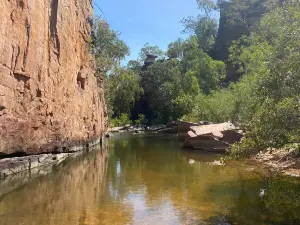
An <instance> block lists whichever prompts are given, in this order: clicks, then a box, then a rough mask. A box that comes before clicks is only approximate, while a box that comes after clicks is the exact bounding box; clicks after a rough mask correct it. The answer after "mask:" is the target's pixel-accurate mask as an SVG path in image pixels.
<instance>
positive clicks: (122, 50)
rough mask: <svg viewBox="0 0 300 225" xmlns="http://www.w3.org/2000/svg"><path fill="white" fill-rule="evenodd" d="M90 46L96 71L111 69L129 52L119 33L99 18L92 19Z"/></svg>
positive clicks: (104, 71) (102, 71)
mask: <svg viewBox="0 0 300 225" xmlns="http://www.w3.org/2000/svg"><path fill="white" fill-rule="evenodd" d="M91 47H92V52H93V54H94V55H95V59H96V69H97V72H98V73H106V72H107V71H110V70H112V69H113V68H114V67H115V66H118V65H119V62H120V61H121V60H122V59H124V57H125V56H126V55H128V54H129V48H128V46H127V45H126V44H125V42H124V41H122V40H120V38H119V34H118V33H117V32H116V31H114V30H111V29H110V28H109V25H108V24H107V23H106V22H105V21H103V20H101V18H95V19H94V23H93V32H92V43H91Z"/></svg>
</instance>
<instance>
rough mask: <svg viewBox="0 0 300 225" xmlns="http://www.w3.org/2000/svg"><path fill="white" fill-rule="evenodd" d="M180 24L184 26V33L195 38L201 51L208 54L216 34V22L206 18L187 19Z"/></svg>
mask: <svg viewBox="0 0 300 225" xmlns="http://www.w3.org/2000/svg"><path fill="white" fill-rule="evenodd" d="M181 22H182V24H183V26H184V30H183V32H184V33H192V34H193V35H195V36H196V37H197V42H198V45H199V48H200V49H201V50H203V51H205V52H208V51H209V50H210V49H211V48H212V46H213V45H214V43H215V39H216V37H217V33H218V25H217V21H216V20H215V19H214V18H210V17H208V16H205V17H203V16H199V17H197V18H194V17H187V18H184V19H183V20H182V21H181Z"/></svg>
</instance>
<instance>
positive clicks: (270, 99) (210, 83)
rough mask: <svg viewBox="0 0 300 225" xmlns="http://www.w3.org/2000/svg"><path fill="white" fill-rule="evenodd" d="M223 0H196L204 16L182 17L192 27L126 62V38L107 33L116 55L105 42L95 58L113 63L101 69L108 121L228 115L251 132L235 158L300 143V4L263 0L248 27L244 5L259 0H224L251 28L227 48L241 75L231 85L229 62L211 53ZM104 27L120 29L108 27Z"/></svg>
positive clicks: (231, 16)
mask: <svg viewBox="0 0 300 225" xmlns="http://www.w3.org/2000/svg"><path fill="white" fill-rule="evenodd" d="M222 2H224V1H218V4H213V3H212V2H211V1H206V0H198V5H199V8H200V12H201V14H200V15H199V17H197V18H191V17H190V18H186V19H184V20H183V21H182V22H183V25H184V31H185V32H189V33H190V36H189V37H188V38H187V39H185V40H183V39H177V40H175V41H174V42H172V43H170V44H169V48H168V50H167V52H163V51H161V50H160V49H159V48H158V47H157V46H150V45H148V44H146V45H145V46H144V48H142V49H141V53H140V58H139V59H137V60H131V61H130V62H129V63H128V66H127V67H124V68H120V66H119V65H120V64H119V63H120V60H121V59H122V58H124V56H125V55H126V54H127V53H128V51H127V48H126V47H125V46H126V45H125V44H124V43H123V42H122V41H120V40H119V39H118V36H117V35H113V37H114V38H112V39H109V38H108V39H107V40H106V41H108V44H107V45H105V46H110V48H112V49H114V50H115V51H112V53H113V54H115V55H107V53H106V52H110V53H111V51H109V50H108V49H106V50H107V51H106V50H105V51H96V52H97V54H95V55H96V59H97V62H101V63H103V62H106V61H103V57H107V58H108V59H109V60H107V62H108V63H107V64H108V66H106V65H102V64H101V63H99V64H97V66H98V68H101V67H103V68H109V69H101V70H102V71H105V72H106V74H107V76H106V82H107V98H108V103H109V109H110V117H111V118H112V119H113V120H111V121H112V122H113V123H114V124H121V122H120V120H124V121H125V122H126V123H128V122H129V119H130V120H137V121H138V122H137V123H141V121H143V122H147V123H148V124H153V123H167V122H169V121H171V120H177V119H185V120H190V121H199V120H208V121H212V122H224V121H228V120H230V121H232V122H235V123H238V124H239V125H240V126H241V127H242V128H243V129H245V131H246V138H244V139H243V141H242V143H239V144H236V145H234V147H233V148H232V150H231V154H232V156H234V157H236V158H239V157H244V156H246V155H249V154H255V153H256V152H258V151H260V150H263V149H267V148H282V147H289V148H293V149H296V148H299V147H298V142H299V137H300V117H299V115H300V103H299V102H300V77H299V76H300V67H299V63H298V62H299V59H300V53H299V47H300V46H299V45H300V42H299V34H300V22H299V21H300V13H299V12H300V3H299V2H298V1H296V0H292V1H284V2H283V3H282V1H276V0H268V1H265V4H266V11H267V13H265V14H264V15H263V17H262V19H261V20H260V21H259V23H258V24H255V25H254V26H251V27H249V24H248V21H247V19H248V18H247V12H248V11H249V10H250V9H251V7H252V6H253V5H255V4H258V1H256V0H249V1H242V2H241V1H240V0H232V1H230V2H229V3H227V4H229V7H228V9H227V18H228V20H229V21H228V22H229V23H236V24H238V25H241V26H245V27H246V28H247V31H248V32H246V33H245V36H242V37H241V38H240V39H238V40H236V41H234V42H233V43H232V46H231V48H230V52H231V54H230V59H229V60H230V61H231V63H232V64H233V65H234V66H235V67H236V68H235V69H236V71H237V72H238V73H237V74H238V79H237V80H238V82H233V80H232V81H231V82H230V80H229V84H228V83H227V82H228V80H226V83H225V82H224V78H225V76H226V65H225V63H226V62H222V61H217V60H214V59H213V58H212V57H211V56H210V52H211V50H212V49H213V47H214V43H215V39H216V36H217V27H218V24H217V21H215V19H214V18H213V17H212V14H213V13H214V12H215V11H216V10H219V9H220V8H219V6H220V5H221V4H222ZM98 29H100V27H98ZM101 29H102V28H101ZM102 32H107V33H108V34H111V33H112V34H116V33H115V32H114V31H111V30H109V29H105V30H103V31H102ZM96 33H97V32H96ZM100 34H101V32H99V30H98V33H97V35H96V36H95V39H96V40H100V39H101V35H100ZM102 35H103V34H102ZM96 43H97V42H96ZM120 43H122V44H121V45H120ZM153 56H157V58H156V60H155V59H154V58H153ZM110 62H114V63H110ZM111 65H113V66H111ZM126 115H127V116H126ZM141 115H142V117H143V119H142V120H141V119H140V118H141ZM118 118H120V119H118ZM125 118H126V119H125ZM125 122H124V123H125ZM114 124H112V125H114Z"/></svg>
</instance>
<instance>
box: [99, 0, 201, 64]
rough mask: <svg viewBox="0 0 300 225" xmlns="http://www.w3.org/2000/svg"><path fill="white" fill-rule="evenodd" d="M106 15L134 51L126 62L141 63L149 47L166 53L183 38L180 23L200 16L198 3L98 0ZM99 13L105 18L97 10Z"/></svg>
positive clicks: (192, 0)
mask: <svg viewBox="0 0 300 225" xmlns="http://www.w3.org/2000/svg"><path fill="white" fill-rule="evenodd" d="M94 1H95V2H96V3H97V4H98V5H99V6H100V8H101V9H102V11H103V12H104V14H105V16H106V18H107V20H108V22H109V24H110V26H111V28H112V29H114V30H118V31H120V32H121V39H122V40H124V41H125V42H126V43H127V45H128V46H129V47H130V50H131V55H130V56H129V57H127V58H126V61H129V60H131V59H137V57H138V53H139V51H140V49H141V48H142V47H143V45H144V44H145V43H147V42H148V43H149V44H150V45H158V46H159V47H160V48H161V49H163V50H166V49H167V47H168V44H169V43H170V42H172V41H174V40H176V39H177V38H178V37H184V35H183V34H181V30H182V25H181V23H180V20H181V19H182V18H184V17H187V16H197V15H198V13H199V10H198V8H197V3H196V0H151V1H150V0H148V1H146V0H94ZM95 13H96V14H101V13H100V12H99V10H98V9H97V7H96V6H95Z"/></svg>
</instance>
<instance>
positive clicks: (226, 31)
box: [211, 0, 266, 82]
mask: <svg viewBox="0 0 300 225" xmlns="http://www.w3.org/2000/svg"><path fill="white" fill-rule="evenodd" d="M230 4H231V3H229V2H223V3H222V4H221V6H220V21H219V30H218V35H217V38H216V43H215V46H214V49H213V51H212V53H211V55H212V57H213V58H214V59H216V60H221V61H224V62H226V64H227V79H226V81H227V82H229V81H237V80H238V78H239V77H238V76H237V74H236V73H237V72H236V69H235V68H234V67H233V65H232V64H231V63H230V62H228V58H229V47H230V46H231V45H232V41H234V40H238V39H239V38H240V37H241V36H242V35H244V34H248V33H249V31H250V30H251V28H252V27H253V26H254V25H255V24H257V23H258V22H259V20H260V19H261V17H262V16H263V14H264V13H265V12H266V7H265V0H262V1H259V2H257V3H256V4H253V5H252V6H251V7H250V8H249V9H248V10H247V12H246V14H247V16H246V18H245V19H246V21H247V24H248V26H249V29H250V30H248V29H247V28H246V27H245V26H244V25H242V24H239V23H238V22H237V23H234V24H233V23H230V22H229V17H228V12H229V8H230Z"/></svg>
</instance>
